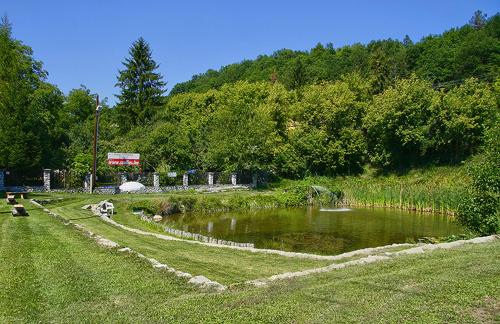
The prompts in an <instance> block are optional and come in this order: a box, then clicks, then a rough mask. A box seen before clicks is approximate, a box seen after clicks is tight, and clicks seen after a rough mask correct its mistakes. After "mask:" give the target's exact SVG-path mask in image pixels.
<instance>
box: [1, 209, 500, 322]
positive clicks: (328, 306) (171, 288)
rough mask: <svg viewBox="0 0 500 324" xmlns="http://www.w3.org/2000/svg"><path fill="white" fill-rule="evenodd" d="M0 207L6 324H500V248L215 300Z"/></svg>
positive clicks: (39, 218)
mask: <svg viewBox="0 0 500 324" xmlns="http://www.w3.org/2000/svg"><path fill="white" fill-rule="evenodd" d="M22 203H23V204H25V205H26V206H29V203H28V202H27V201H23V202H22ZM0 206H1V207H0V229H1V230H0V260H2V262H0V322H2V323H6V322H66V323H74V322H127V323H132V322H134V323H136V322H185V323H200V322H211V323H213V322H218V323H221V322H233V323H234V322H237V323H243V322H245V323H248V322H262V323H270V322H279V323H297V322H300V323H302V322H307V323H325V322H398V323H399V322H477V323H484V322H495V321H499V320H500V317H499V314H500V310H499V306H498V305H499V302H500V297H499V296H500V286H499V284H498V278H500V242H499V241H497V242H494V243H489V244H483V245H474V246H472V245H471V246H465V247H462V248H459V249H456V250H447V251H444V250H443V251H434V252H431V253H429V254H424V255H417V256H407V257H401V258H398V259H394V260H392V261H387V262H383V263H378V264H371V265H366V266H362V267H351V268H346V269H343V270H340V271H335V272H331V273H325V274H322V275H317V276H311V277H307V278H302V279H296V280H290V281H283V282H279V283H276V284H273V285H272V286H270V287H267V288H251V287H246V286H240V287H237V288H233V289H230V290H228V291H226V292H225V293H222V294H211V293H204V292H201V291H198V290H195V289H194V288H192V287H191V286H190V285H188V284H186V283H185V281H183V280H181V279H178V278H176V277H174V276H172V275H170V274H168V273H165V272H162V271H157V270H154V269H153V268H152V267H151V266H150V265H148V264H147V263H145V262H143V261H141V260H138V259H137V258H135V257H133V256H130V255H126V254H121V253H118V252H114V251H113V250H107V249H104V248H100V247H98V246H97V245H96V244H95V243H94V242H93V240H91V239H89V238H86V237H85V236H83V235H81V233H79V232H78V231H76V230H75V229H74V228H72V227H71V226H65V225H63V224H62V223H60V222H58V221H56V220H54V219H53V218H51V217H50V216H48V215H47V214H46V213H44V212H42V211H41V210H39V209H33V208H30V209H29V212H30V216H29V217H27V218H14V217H12V216H10V213H9V210H8V207H7V206H5V204H4V203H3V202H2V203H0ZM59 207H60V208H63V206H59ZM61 210H62V209H61ZM120 235H121V236H128V235H126V234H124V233H122V234H120ZM217 251H222V250H218V249H217ZM192 253H193V256H194V255H196V254H199V257H200V258H203V256H202V255H203V254H205V253H206V250H204V249H200V250H199V251H198V252H196V251H193V252H192ZM224 257H225V255H224V254H222V255H221V258H224ZM240 258H244V256H240ZM272 258H274V256H272ZM242 262H244V261H242Z"/></svg>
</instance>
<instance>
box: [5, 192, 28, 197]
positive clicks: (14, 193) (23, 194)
mask: <svg viewBox="0 0 500 324" xmlns="http://www.w3.org/2000/svg"><path fill="white" fill-rule="evenodd" d="M6 194H7V196H9V195H13V196H14V197H15V196H16V195H19V198H21V199H28V192H26V191H7V192H6Z"/></svg>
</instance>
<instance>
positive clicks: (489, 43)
mask: <svg viewBox="0 0 500 324" xmlns="http://www.w3.org/2000/svg"><path fill="white" fill-rule="evenodd" d="M499 31H500V17H499V16H498V15H495V16H493V17H491V18H490V19H487V17H486V16H485V15H483V14H482V13H481V12H480V11H478V12H476V13H475V14H474V16H473V17H472V18H471V21H470V22H469V23H468V24H466V25H464V26H463V27H460V28H453V29H450V30H448V31H446V32H444V33H443V34H441V35H429V36H427V37H424V38H423V39H422V40H420V41H418V42H416V43H414V42H413V41H412V40H411V39H410V38H409V37H408V36H406V37H405V38H404V39H403V40H402V41H400V40H395V39H386V40H374V41H372V42H370V43H368V44H360V43H355V44H352V45H347V46H343V47H340V48H335V47H334V45H333V44H331V43H328V44H326V45H322V44H320V43H318V45H317V46H315V47H314V48H312V49H311V50H309V51H295V50H290V49H281V50H278V51H276V52H274V53H273V54H272V55H261V56H259V57H257V58H256V59H255V60H245V61H242V62H240V63H235V64H230V65H227V66H224V67H222V68H221V69H219V70H218V71H216V70H208V71H207V72H205V73H202V74H197V75H195V76H193V78H192V79H191V80H190V81H187V82H183V83H178V84H176V85H175V86H174V88H173V89H172V91H171V94H178V93H186V92H204V91H207V90H209V89H215V88H220V87H221V86H222V85H224V84H227V83H234V82H236V81H242V80H245V81H249V82H256V81H272V82H276V81H278V82H280V83H282V84H283V85H284V86H285V87H286V88H287V89H297V88H300V87H301V86H303V85H306V84H314V83H318V82H322V81H337V80H340V79H341V78H342V76H343V75H345V74H349V73H353V72H356V73H359V74H360V75H361V76H362V77H363V78H370V79H373V80H372V82H373V86H374V88H373V91H375V92H376V93H378V92H381V91H383V90H384V89H386V88H388V87H390V86H392V85H394V82H395V81H396V80H397V79H400V78H405V77H408V76H410V75H411V74H412V73H414V74H415V75H416V76H418V77H420V78H422V79H425V80H427V81H430V82H431V83H432V84H433V85H434V86H438V87H446V88H449V87H452V86H453V85H455V84H456V83H458V82H461V81H462V80H464V79H466V78H470V77H476V78H478V79H480V80H485V81H490V82H491V81H493V80H495V78H496V76H497V75H498V72H499V70H498V69H499V66H500V56H499V53H500V45H499V43H498V39H499Z"/></svg>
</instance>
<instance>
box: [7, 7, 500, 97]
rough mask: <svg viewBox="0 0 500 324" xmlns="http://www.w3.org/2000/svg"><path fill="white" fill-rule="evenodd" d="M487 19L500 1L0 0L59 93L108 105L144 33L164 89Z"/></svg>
mask: <svg viewBox="0 0 500 324" xmlns="http://www.w3.org/2000/svg"><path fill="white" fill-rule="evenodd" d="M477 9H479V10H482V11H483V12H485V13H487V14H488V15H489V16H491V15H493V14H495V13H496V12H498V11H500V2H499V1H498V0H494V1H486V0H485V1H472V0H454V1H451V0H441V1H439V0H433V1H428V0H420V1H388V0H378V1H319V0H318V1H315V0H309V1H291V0H290V1H281V0H278V1H272V0H268V1H261V0H252V1H235V0H233V1H226V0H221V1H216V0H215V1H188V0H186V1H147V0H143V1H127V0H123V1H118V0H101V1H94V0H87V1H83V0H81V1H50V0H47V1H23V0H11V1H6V0H0V10H3V11H4V13H6V14H7V15H8V16H9V18H10V20H11V22H12V23H13V32H14V36H15V37H16V38H18V39H20V40H22V41H23V42H24V43H25V44H27V45H29V46H31V47H32V48H33V50H34V55H35V58H36V59H38V60H41V61H43V62H44V67H45V69H46V70H47V71H48V72H49V82H51V83H54V84H56V85H58V86H59V87H60V89H61V90H63V91H64V92H65V93H67V92H68V91H69V90H70V89H72V88H77V87H79V86H80V84H84V85H85V86H87V87H88V88H90V89H91V90H92V91H94V92H97V93H99V95H100V96H101V97H108V98H109V101H110V103H113V102H115V100H116V99H115V97H114V94H117V93H118V89H116V88H115V87H114V84H115V82H116V75H117V72H118V69H120V68H121V67H122V65H121V62H122V61H123V59H124V58H125V56H126V55H127V52H128V48H129V47H130V45H131V43H132V42H133V41H134V40H136V39H137V38H138V37H139V36H143V37H144V38H145V39H146V40H147V41H148V42H149V43H150V45H151V48H152V50H153V57H154V59H155V60H156V61H157V62H158V63H159V64H160V72H161V73H162V74H163V75H164V77H165V79H166V81H167V82H168V88H169V89H171V88H172V87H173V85H174V84H175V83H177V82H182V81H185V80H188V79H190V78H191V76H192V75H193V74H197V73H202V72H204V71H206V70H207V69H209V68H215V69H218V68H219V67H221V66H223V65H227V64H230V63H234V62H238V61H241V60H243V59H252V58H255V57H256V56H257V55H259V54H271V53H272V52H274V51H275V50H278V49H282V48H290V49H295V50H306V49H310V48H311V47H313V46H314V45H315V44H317V43H318V42H321V43H324V44H325V43H328V42H331V43H333V44H334V46H335V47H338V46H342V45H346V44H352V43H356V42H362V43H366V42H369V41H370V40H373V39H383V38H389V37H390V38H397V39H402V38H403V37H404V35H405V34H408V35H409V36H410V37H411V38H412V39H413V40H414V41H416V40H419V39H420V38H422V37H423V36H427V35H429V34H437V33H441V32H443V31H444V30H446V29H449V28H451V27H457V26H461V25H463V24H465V23H466V22H467V21H468V20H469V18H470V17H471V16H472V14H473V13H474V11H475V10H477Z"/></svg>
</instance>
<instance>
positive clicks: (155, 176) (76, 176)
mask: <svg viewBox="0 0 500 324" xmlns="http://www.w3.org/2000/svg"><path fill="white" fill-rule="evenodd" d="M268 178H269V177H268V175H267V174H265V173H258V174H253V173H250V172H237V173H233V172H206V171H200V170H194V171H189V172H186V173H183V172H168V173H155V172H142V173H138V172H112V173H99V172H98V174H97V177H96V187H101V188H116V187H118V186H120V185H121V184H122V183H123V182H125V181H137V182H140V183H142V184H143V185H144V186H146V187H174V186H200V185H202V186H203V185H209V186H212V185H214V186H216V185H230V184H254V185H255V184H256V181H258V182H259V183H266V182H267V180H268ZM89 179H90V175H89V174H87V175H85V174H82V173H81V172H80V173H77V172H74V171H68V170H50V169H44V170H41V171H40V172H35V173H32V174H23V173H14V172H8V171H7V172H5V173H4V179H3V180H4V184H5V187H7V188H14V187H16V188H23V187H24V188H30V187H31V188H32V189H35V188H38V189H40V190H56V189H62V190H67V189H77V190H81V189H83V188H85V189H87V188H88V185H89ZM155 180H156V183H155ZM84 182H86V185H84Z"/></svg>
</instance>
